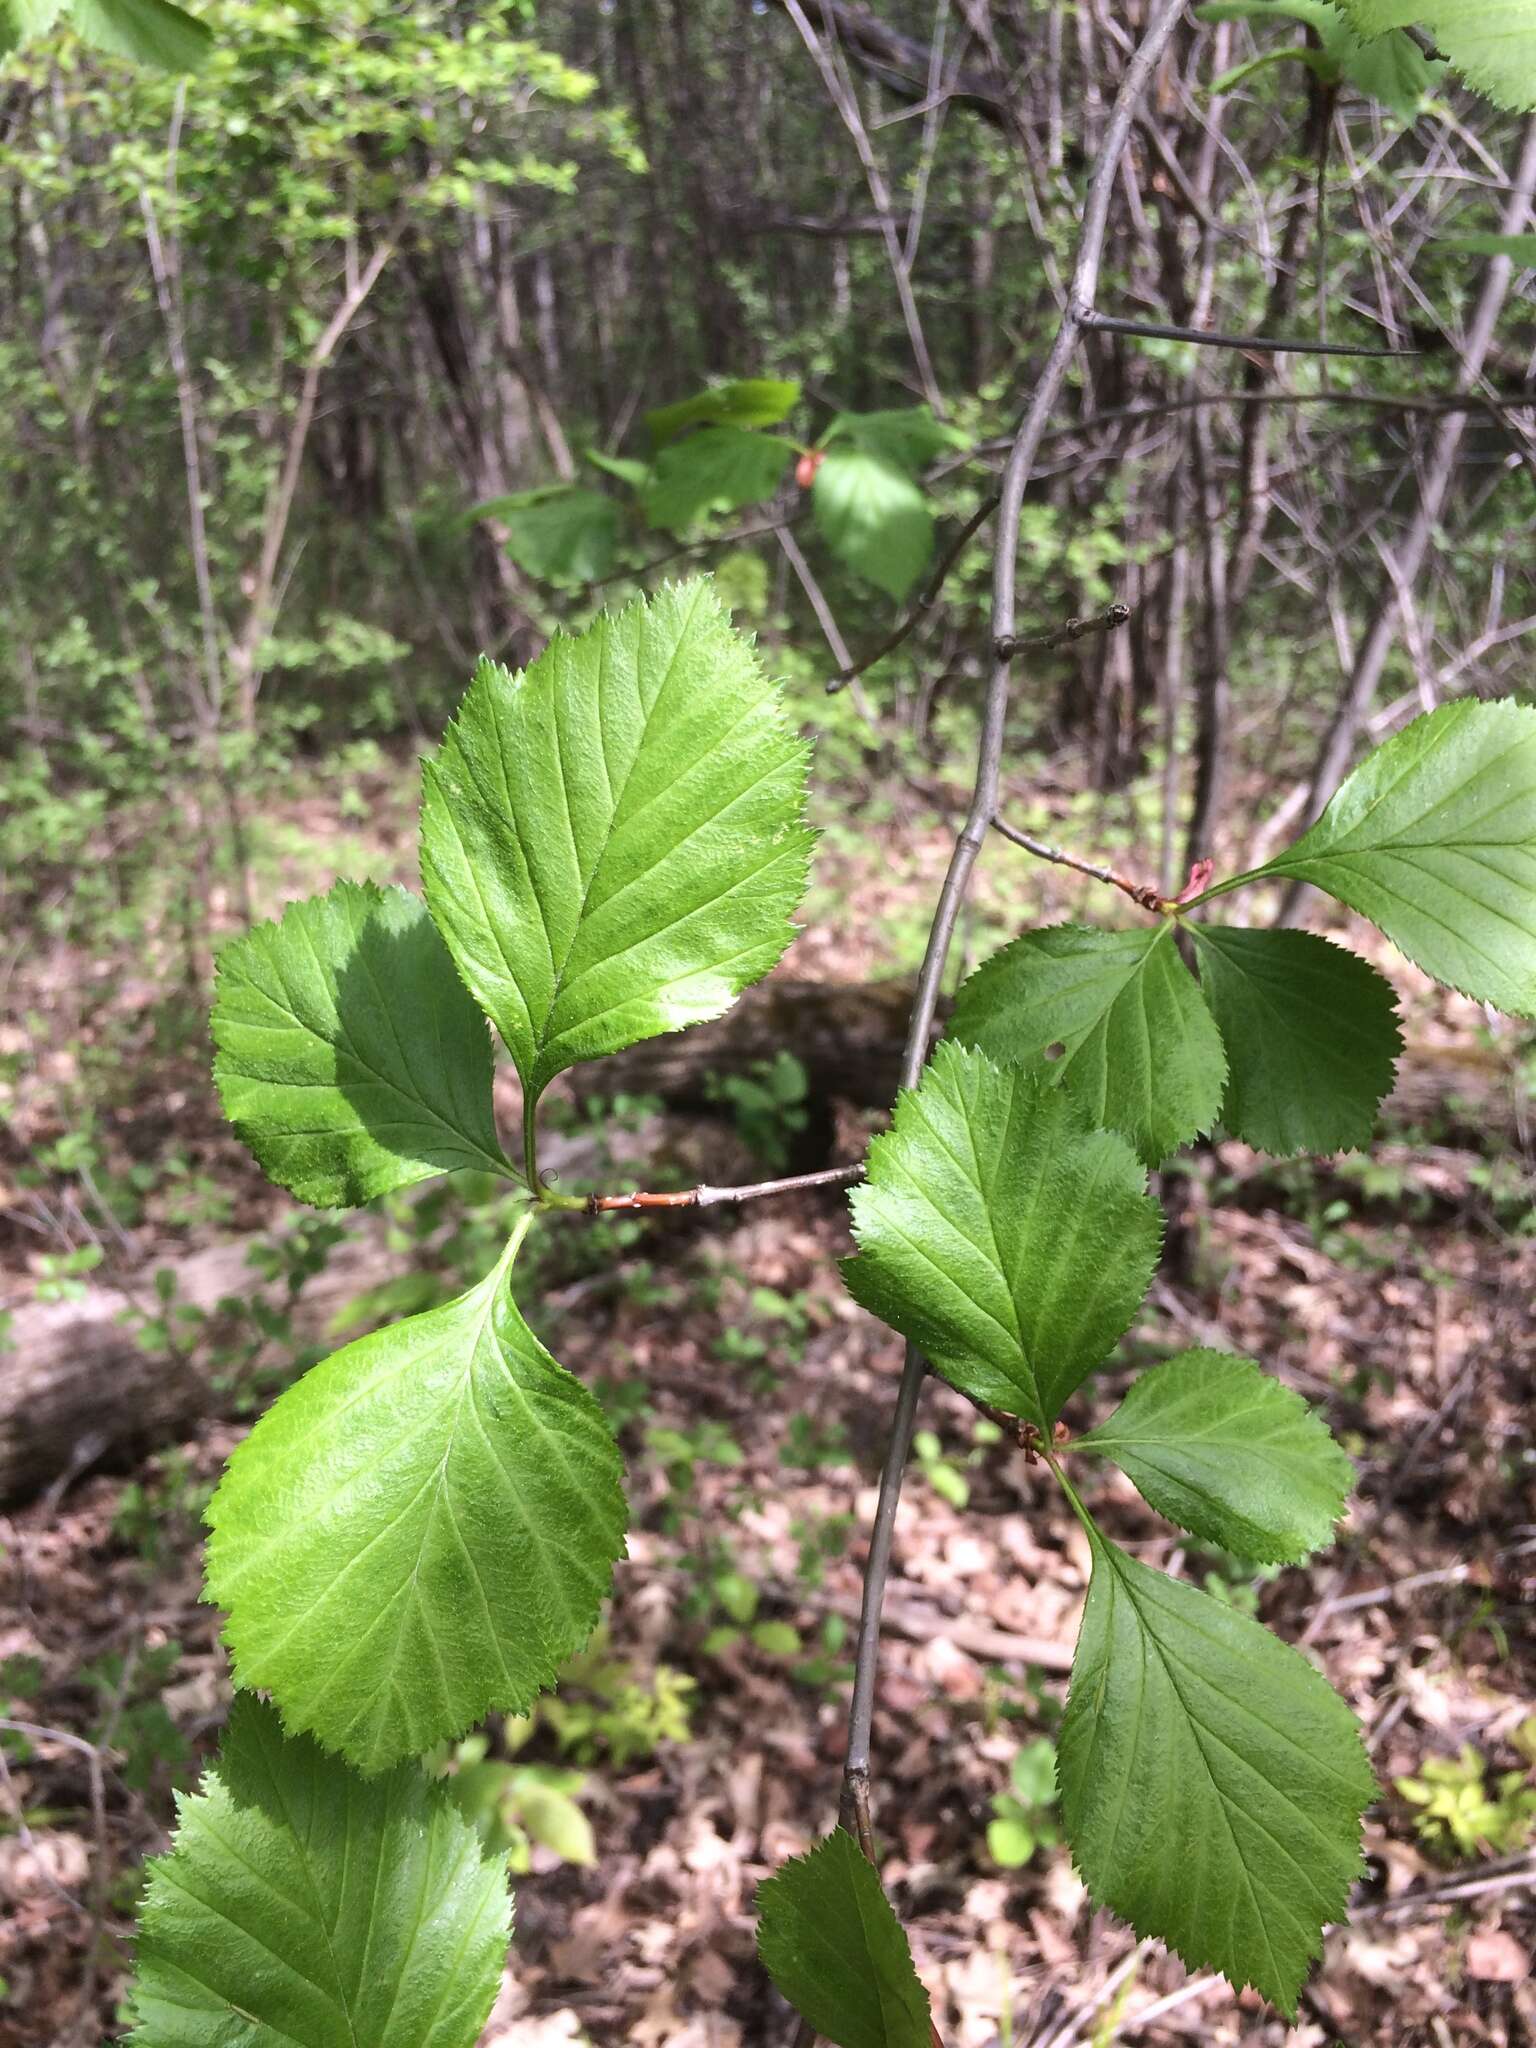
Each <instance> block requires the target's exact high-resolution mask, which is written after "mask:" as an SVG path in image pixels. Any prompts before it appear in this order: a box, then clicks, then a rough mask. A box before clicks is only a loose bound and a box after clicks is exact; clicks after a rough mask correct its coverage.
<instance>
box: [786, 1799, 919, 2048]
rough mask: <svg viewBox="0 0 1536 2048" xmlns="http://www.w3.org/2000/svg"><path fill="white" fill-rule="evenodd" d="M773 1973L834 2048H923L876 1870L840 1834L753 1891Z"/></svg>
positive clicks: (903, 1953) (911, 1976)
mask: <svg viewBox="0 0 1536 2048" xmlns="http://www.w3.org/2000/svg"><path fill="white" fill-rule="evenodd" d="M757 1910H758V1914H759V1916H760V1917H759V1921H758V1930H757V1947H758V1953H759V1954H760V1955H761V1957H762V1959H763V1965H764V1967H765V1968H766V1970H767V1972H768V1974H769V1976H770V1977H771V1978H772V1979H773V1981H774V1983H775V1984H776V1985H777V1986H778V1988H779V1990H780V1991H782V1992H783V1994H784V1996H785V1997H786V1998H787V1999H788V2000H789V2002H790V2004H791V2005H792V2006H793V2007H794V2008H795V2010H796V2012H798V2013H799V2014H800V2015H801V2016H802V2017H803V2018H804V2019H807V2020H809V2021H810V2023H811V2025H812V2026H813V2027H814V2028H815V2029H816V2031H817V2033H818V2034H823V2035H825V2036H826V2038H827V2040H829V2041H832V2042H835V2043H836V2044H837V2048H929V2044H930V2042H931V2040H932V2020H931V2018H930V2016H929V2009H928V1994H927V1992H926V1991H924V1989H923V1987H922V1985H921V1984H920V1983H919V1982H918V1980H917V1972H916V1970H914V1969H913V1967H912V1952H911V1950H910V1949H909V1948H908V1947H907V1937H906V1936H905V1934H903V1933H902V1931H901V1926H900V1923H899V1922H898V1921H897V1918H896V1915H895V1914H894V1913H893V1912H892V1911H891V1902H890V1900H889V1899H888V1898H887V1897H886V1896H885V1892H884V1889H883V1888H882V1886H881V1883H880V1879H879V1878H878V1876H877V1875H876V1874H875V1871H874V1868H873V1866H872V1865H870V1864H869V1863H867V1862H866V1861H865V1860H864V1857H863V1856H862V1855H861V1854H860V1852H859V1846H858V1844H857V1843H856V1842H855V1841H854V1839H853V1837H852V1836H851V1835H848V1834H845V1833H844V1832H843V1830H842V1829H841V1828H837V1829H835V1830H834V1832H833V1833H832V1834H830V1835H828V1836H827V1838H826V1840H825V1841H823V1842H818V1843H817V1845H816V1847H815V1848H814V1849H812V1850H811V1851H810V1852H809V1854H808V1855H805V1856H796V1857H795V1858H794V1859H793V1860H792V1861H791V1862H789V1863H786V1864H785V1865H784V1867H783V1868H782V1869H781V1870H780V1871H779V1872H778V1873H777V1875H775V1876H773V1877H770V1878H769V1879H768V1881H767V1882H766V1883H765V1884H763V1885H760V1886H759V1887H758V1893H757Z"/></svg>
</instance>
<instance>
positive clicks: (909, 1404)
mask: <svg viewBox="0 0 1536 2048" xmlns="http://www.w3.org/2000/svg"><path fill="white" fill-rule="evenodd" d="M1183 11H1184V0H1160V4H1158V5H1157V6H1156V7H1154V8H1152V9H1151V10H1150V11H1149V15H1148V22H1147V27H1146V30H1145V32H1144V34H1143V36H1142V40H1141V43H1140V45H1139V47H1138V48H1137V50H1136V52H1135V54H1134V56H1132V57H1131V59H1130V61H1129V62H1128V63H1127V65H1126V68H1125V72H1124V75H1123V77H1122V79H1121V82H1120V90H1119V92H1118V93H1117V95H1116V97H1115V103H1114V106H1113V108H1112V109H1111V111H1110V114H1109V118H1108V120H1107V122H1106V123H1105V127H1104V131H1103V136H1102V140H1101V143H1100V148H1099V153H1098V160H1097V162H1096V164H1095V166H1094V171H1093V176H1092V178H1091V180H1090V181H1089V186H1088V192H1087V196H1086V199H1085V201H1084V205H1083V216H1082V231H1081V236H1080V239H1079V242H1078V250H1077V260H1076V263H1075V265H1074V267H1073V274H1072V283H1071V289H1070V292H1069V295H1068V299H1067V307H1066V311H1065V312H1064V313H1063V315H1062V318H1061V322H1060V325H1059V327H1058V329H1057V333H1056V339H1055V341H1054V343H1053V344H1052V347H1051V351H1050V354H1049V355H1048V356H1047V358H1046V361H1045V363H1044V365H1043V367H1042V369H1041V371H1040V374H1039V378H1038V381H1037V382H1036V385H1035V389H1034V393H1033V395H1032V397H1031V400H1030V404H1029V407H1028V409H1027V411H1026V412H1025V414H1024V416H1023V418H1022V419H1021V421H1020V423H1019V428H1018V432H1017V434H1016V436H1015V438H1014V443H1013V448H1012V450H1011V452H1010V454H1009V457H1008V462H1007V466H1006V468H1005V470H1004V474H1003V483H1002V490H1001V493H1000V496H999V501H998V539H997V554H996V560H995V564H994V571H993V586H992V640H993V644H994V647H1001V646H1007V647H1008V648H1009V649H1010V650H1011V649H1012V648H1013V647H1014V646H1016V645H1017V617H1016V605H1017V583H1016V577H1017V557H1018V548H1019V520H1020V514H1021V511H1022V508H1023V501H1024V490H1025V486H1026V485H1027V483H1028V481H1029V478H1030V474H1031V472H1032V470H1033V469H1034V465H1035V460H1036V457H1037V456H1038V454H1039V451H1040V443H1041V441H1042V440H1043V439H1044V436H1045V430H1046V422H1047V421H1048V419H1049V418H1050V415H1051V412H1052V410H1053V409H1054V407H1055V405H1056V401H1057V399H1058V398H1059V397H1060V395H1061V390H1062V386H1063V384H1064V383H1065V381H1066V376H1067V371H1068V369H1069V367H1070V365H1071V363H1072V359H1073V357H1074V356H1075V355H1076V353H1077V350H1078V347H1079V345H1080V343H1081V340H1082V336H1083V333H1084V331H1085V329H1086V325H1087V321H1086V318H1085V316H1086V315H1087V314H1088V313H1089V311H1090V309H1091V308H1092V305H1093V301H1094V298H1095V295H1096V293H1097V290H1098V282H1099V270H1100V266H1101V264H1102V261H1103V254H1104V237H1105V231H1106V228H1107V226H1108V221H1109V208H1110V201H1111V199H1112V197H1113V193H1114V187H1115V182H1116V178H1117V175H1118V172H1119V167H1120V158H1121V154H1122V152H1123V151H1124V149H1125V145H1126V139H1127V136H1128V135H1129V132H1130V127H1131V122H1132V120H1133V118H1134V115H1135V110H1136V107H1137V105H1138V103H1139V101H1140V99H1141V96H1142V94H1143V92H1144V91H1145V90H1146V88H1147V86H1148V85H1149V84H1150V82H1151V78H1152V74H1153V72H1154V71H1155V69H1156V68H1157V65H1158V62H1159V60H1160V59H1161V57H1162V54H1163V51H1164V50H1165V49H1166V47H1167V45H1168V42H1169V40H1170V38H1171V37H1172V35H1173V31H1174V28H1175V27H1176V25H1177V23H1178V20H1179V17H1180V16H1181V15H1182V13H1183ZM1010 660H1011V653H1010V654H1009V655H1006V656H1005V655H999V656H998V658H997V660H996V661H995V663H994V666H993V670H992V677H991V681H990V683H989V685H988V689H987V698H986V706H985V709H984V712H983V715H982V729H981V736H980V742H979V745H978V748H977V758H976V779H975V787H974V790H973V793H972V798H971V807H970V811H969V814H968V815H967V817H966V820H965V824H964V825H963V827H962V828H961V831H960V834H959V836H958V838H957V839H956V841H955V847H954V852H953V853H952V855H951V857H950V863H949V872H948V873H947V874H946V876H945V878H944V886H943V888H942V890H941V891H940V895H939V901H938V904H937V907H936V908H935V911H934V917H933V924H932V927H931V929H930V931H929V934H928V945H927V950H926V951H925V953H924V956H923V964H922V968H921V970H920V972H919V975H918V982H917V994H916V999H915V1000H914V1002H913V1005H912V1014H911V1018H910V1021H909V1024H908V1030H907V1043H906V1049H905V1053H904V1055H903V1060H902V1082H903V1085H904V1086H905V1087H908V1088H911V1087H915V1086H916V1084H917V1081H918V1079H919V1077H920V1076H921V1074H922V1070H923V1063H924V1061H925V1060H926V1059H927V1056H928V1043H929V1037H930V1034H931V1031H932V1028H933V1020H934V1015H935V1012H936V1011H937V1008H938V1003H939V993H940V990H941V988H942V986H943V980H944V970H945V967H946V965H947V963H948V959H949V949H950V944H951V942H952V940H953V938H954V932H955V923H956V920H957V919H958V917H959V914H960V907H961V904H962V903H963V902H964V900H965V894H966V889H967V886H968V884H969V882H970V878H971V871H972V869H973V868H974V866H975V864H976V858H977V855H978V854H979V853H980V851H981V848H982V845H983V843H984V841H985V839H986V835H987V833H988V831H989V830H990V829H991V825H992V820H993V818H994V816H995V815H996V812H997V796H998V784H999V780H1000V777H1001V773H1002V759H1003V728H1004V721H1005V719H1006V716H1007V710H1008V690H1009V662H1010ZM926 1372H927V1364H926V1362H925V1360H924V1359H923V1357H922V1355H921V1353H920V1352H918V1351H917V1350H915V1349H914V1348H913V1347H912V1346H910V1345H909V1346H908V1347H907V1353H906V1360H905V1363H904V1365H903V1367H902V1375H901V1386H900V1390H899V1391H898V1393H897V1397H896V1407H895V1412H894V1415H893V1417H892V1423H891V1437H890V1443H889V1445H888V1447H887V1450H886V1455H885V1464H884V1467H883V1469H882V1471H881V1474H880V1497H879V1503H878V1505H877V1507H876V1509H875V1519H874V1525H873V1527H872V1529H871V1531H870V1540H869V1559H868V1563H867V1564H866V1566H865V1571H864V1599H863V1605H862V1609H861V1612H860V1617H859V1633H858V1647H857V1651H856V1655H855V1662H854V1677H853V1699H852V1702H851V1705H850V1708H849V1714H848V1745H847V1751H846V1755H845V1759H844V1765H843V1796H842V1800H841V1802H840V1819H841V1821H842V1825H843V1826H844V1827H847V1828H850V1829H851V1831H853V1832H855V1833H857V1834H858V1836H859V1838H860V1840H861V1842H863V1843H864V1844H865V1845H866V1854H867V1853H868V1844H869V1842H870V1840H871V1833H870V1822H869V1751H870V1733H871V1727H872V1724H873V1720H874V1705H875V1675H876V1670H877V1667H878V1663H879V1651H880V1608H881V1603H882V1601H883V1599H884V1597H885V1585H886V1580H887V1578H888V1577H889V1574H890V1568H891V1548H892V1543H893V1541H894V1537H895V1531H896V1509H897V1505H898V1503H899V1501H900V1498H901V1482H902V1475H903V1472H904V1470H905V1468H906V1463H907V1457H908V1454H909V1452H910V1450H911V1447H912V1432H913V1428H914V1425H915V1423H916V1418H917V1403H918V1396H919V1394H920V1393H921V1391H922V1385H923V1379H924V1376H925V1374H926Z"/></svg>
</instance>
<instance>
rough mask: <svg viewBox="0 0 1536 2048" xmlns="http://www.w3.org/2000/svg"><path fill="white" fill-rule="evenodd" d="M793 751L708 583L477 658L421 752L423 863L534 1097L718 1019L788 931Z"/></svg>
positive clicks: (798, 883) (794, 858)
mask: <svg viewBox="0 0 1536 2048" xmlns="http://www.w3.org/2000/svg"><path fill="white" fill-rule="evenodd" d="M805 764H806V748H805V746H804V744H803V743H802V742H801V741H800V740H799V739H798V738H797V737H796V736H795V734H794V733H793V732H792V731H791V730H790V728H789V726H788V725H787V723H786V721H785V718H784V713H783V709H782V706H781V700H780V692H779V690H778V687H777V685H775V684H774V683H772V682H770V681H769V679H768V677H767V676H766V675H765V674H764V672H763V669H762V666H761V664H760V663H759V661H758V659H757V656H756V653H755V651H754V649H753V647H752V644H751V642H750V641H749V640H747V639H745V638H744V637H743V636H742V635H741V634H739V633H737V632H736V631H735V630H734V629H733V628H732V626H731V624H730V621H729V619H728V618H727V617H726V614H725V613H724V611H723V610H722V609H721V607H720V605H719V603H718V602H717V600H716V599H715V597H714V594H713V592H712V591H711V589H710V587H709V586H708V584H706V583H704V582H695V583H690V584H684V585H681V586H677V585H670V586H668V587H666V588H665V589H663V590H662V591H660V592H659V593H658V594H657V595H656V596H655V597H654V598H652V599H651V600H650V601H649V602H646V601H645V600H643V599H637V600H636V601H635V602H634V603H633V604H630V605H628V606H626V607H625V609H624V610H623V611H621V612H618V613H614V614H605V615H604V616H603V617H602V618H600V619H598V620H596V621H595V622H594V623H593V624H592V625H591V626H589V627H588V628H587V629H586V631H585V632H583V633H581V634H579V635H577V636H576V637H575V638H567V637H566V636H565V635H564V634H559V635H557V636H556V638H555V639H554V640H553V641H552V642H551V643H550V645H549V647H548V648H547V649H546V650H545V652H544V653H543V654H542V655H541V656H540V657H539V659H538V660H537V661H536V662H535V663H534V664H533V666H532V667H531V668H530V669H528V670H527V671H526V673H524V674H521V675H515V676H514V675H509V674H508V673H507V671H506V670H505V669H502V668H498V667H496V666H495V665H494V664H493V663H490V662H485V663H482V664H481V668H480V672H479V674H478V675H477V677H476V679H475V683H474V686H473V688H472V689H471V690H470V693H469V695H468V696H467V697H466V698H465V700H464V703H463V705H462V707H461V709H460V712H459V716H458V718H457V719H456V721H455V722H454V724H453V725H451V726H450V727H449V729H448V733H447V736H446V738H445V739H444V742H443V747H442V751H441V753H440V754H439V756H438V758H437V760H436V761H435V762H433V763H431V764H430V765H429V766H428V768H427V771H426V801H425V803H424V805H423V809H422V874H423V878H424V880H425V883H426V892H427V901H428V903H429V904H430V906H431V909H432V914H433V916H434V917H435V918H436V920H437V922H438V925H439V927H440V928H441V930H442V932H443V935H444V937H445V938H446V939H447V941H448V944H449V947H450V948H451V950H452V952H453V955H454V958H455V959H456V960H457V962H458V965H459V971H460V973H461V974H462V975H463V977H464V979H465V981H466V982H467V983H468V985H469V987H470V989H471V990H472V991H473V992H474V994H475V996H476V998H477V999H478V1000H479V1002H480V1003H481V1004H482V1006H483V1007H484V1008H485V1009H486V1010H487V1011H489V1013H490V1015H491V1017H492V1018H493V1019H494V1020H495V1023H496V1026H497V1028H498V1030H499V1031H500V1032H501V1035H502V1037H503V1038H504V1039H505V1040H506V1042H507V1045H508V1047H509V1049H510V1050H511V1053H512V1057H513V1059H514V1060H515V1061H516V1063H517V1069H518V1072H519V1073H520V1074H521V1076H522V1080H523V1087H524V1091H525V1094H526V1095H527V1096H528V1097H529V1098H536V1097H537V1096H538V1095H539V1093H540V1092H541V1091H542V1089H543V1088H544V1086H545V1085H546V1083H547V1082H548V1081H550V1080H551V1079H552V1078H553V1076H554V1075H556V1074H558V1073H560V1072H562V1071H563V1070H564V1069H565V1068H566V1067H569V1066H571V1065H573V1064H574V1063H575V1062H576V1061H578V1060H590V1059H597V1058H598V1057H600V1056H601V1055H602V1054H604V1053H609V1052H618V1051H619V1050H621V1049H622V1048H623V1047H624V1046H627V1045H633V1044H634V1043H635V1042H636V1041H637V1040H638V1039H642V1038H652V1037H655V1036H656V1034H657V1033H658V1032H662V1031H676V1030H678V1029H680V1028H681V1027H682V1026H683V1025H685V1024H694V1023H698V1022H699V1021H701V1020H702V1019H704V1018H706V1017H718V1016H719V1015H720V1013H721V1011H722V1010H724V1009H726V1008H727V1007H728V1006H729V1004H730V1003H731V1001H732V1000H733V999H734V997H735V996H737V995H738V994H739V993H740V991H741V990H742V989H743V988H745V987H746V986H747V984H748V983H749V982H752V981H756V980H757V979H758V978H759V977H760V976H762V975H764V974H766V973H767V971H768V969H769V968H770V967H771V966H772V965H773V963H774V962H775V961H776V960H777V959H778V957H779V955H780V954H781V953H782V952H783V950H784V948H785V946H787V945H788V943H789V941H790V939H791V937H792V936H793V929H794V928H793V926H792V925H791V923H790V913H791V912H792V910H793V909H794V907H795V904H796V903H797V902H798V901H799V898H800V894H801V891H802V889H803V888H804V884H805V874H806V868H807V865H808V862H809V857H810V846H811V834H810V832H809V831H808V830H807V829H806V827H805V825H804V824H803V822H802V810H803V805H804V791H805Z"/></svg>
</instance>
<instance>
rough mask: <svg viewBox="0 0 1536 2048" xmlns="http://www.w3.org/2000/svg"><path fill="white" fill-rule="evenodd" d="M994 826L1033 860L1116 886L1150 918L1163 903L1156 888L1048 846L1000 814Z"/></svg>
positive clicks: (1159, 913) (1159, 909)
mask: <svg viewBox="0 0 1536 2048" xmlns="http://www.w3.org/2000/svg"><path fill="white" fill-rule="evenodd" d="M992 823H993V826H994V828H995V829H996V830H997V831H999V832H1001V833H1002V835H1003V837H1004V838H1005V839H1010V840H1012V842H1013V844H1014V845H1015V846H1022V847H1023V849H1024V851H1025V852H1026V853H1032V854H1033V855H1034V856H1035V859H1036V860H1048V861H1051V862H1053V863H1054V865H1055V866H1057V867H1059V868H1072V869H1074V870H1075V871H1076V873H1078V874H1080V875H1090V876H1092V878H1093V880H1094V881H1096V882H1108V884H1109V885H1110V887H1111V888H1112V889H1119V890H1120V891H1121V892H1122V893H1123V894H1124V895H1126V896H1129V897H1130V899H1131V901H1132V902H1133V903H1134V904H1136V905H1137V906H1138V907H1139V908H1140V909H1142V910H1147V911H1150V912H1151V913H1152V915H1153V916H1154V917H1158V916H1161V915H1162V913H1163V911H1164V909H1165V908H1166V905H1165V903H1164V900H1163V896H1162V893H1161V891H1160V890H1157V889H1154V888H1153V887H1152V885H1151V884H1150V883H1149V882H1133V881H1132V880H1131V879H1130V877H1129V876H1128V875H1117V874H1116V873H1115V871H1114V869H1113V868H1101V867H1096V866H1095V865H1094V863H1093V862H1092V861H1091V860H1079V859H1078V857H1077V855H1076V854H1075V853H1068V852H1067V851H1066V850H1065V848H1063V847H1060V846H1051V845H1050V844H1048V842H1047V841H1046V840H1044V839H1036V838H1034V837H1033V835H1032V834H1030V833H1028V832H1021V831H1020V830H1019V828H1018V826H1017V825H1010V824H1009V823H1008V820H1007V819H1006V818H1004V817H1002V816H1001V815H999V816H997V817H994V818H993V820H992Z"/></svg>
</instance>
